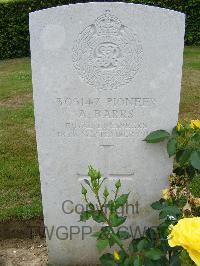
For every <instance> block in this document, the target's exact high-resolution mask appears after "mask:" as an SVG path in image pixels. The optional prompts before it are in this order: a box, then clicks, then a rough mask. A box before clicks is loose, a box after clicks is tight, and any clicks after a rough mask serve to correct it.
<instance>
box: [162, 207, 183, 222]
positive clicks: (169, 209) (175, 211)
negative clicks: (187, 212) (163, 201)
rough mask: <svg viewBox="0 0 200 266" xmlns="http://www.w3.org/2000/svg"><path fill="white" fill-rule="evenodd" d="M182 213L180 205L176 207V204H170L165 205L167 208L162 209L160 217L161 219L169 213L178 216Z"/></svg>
mask: <svg viewBox="0 0 200 266" xmlns="http://www.w3.org/2000/svg"><path fill="white" fill-rule="evenodd" d="M180 213H181V211H180V210H179V208H178V207H176V206H168V207H165V208H163V209H162V211H161V212H160V214H159V218H160V219H164V218H166V217H167V216H168V215H169V216H174V217H176V216H177V215H179V214H180Z"/></svg>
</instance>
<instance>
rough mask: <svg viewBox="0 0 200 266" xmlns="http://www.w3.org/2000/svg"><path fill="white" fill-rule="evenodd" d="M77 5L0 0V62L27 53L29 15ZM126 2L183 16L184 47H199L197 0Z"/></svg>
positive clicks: (59, 1)
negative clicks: (156, 7) (184, 28)
mask: <svg viewBox="0 0 200 266" xmlns="http://www.w3.org/2000/svg"><path fill="white" fill-rule="evenodd" d="M76 2H77V1H70V0H0V17H1V25H0V59H5V58H14V57H23V56H28V55H29V54H30V51H29V30H28V13H29V12H32V11H35V10H40V9H44V8H48V7H53V6H58V5H64V4H65V5H66V4H69V3H70V4H72V3H76ZM78 2H86V1H78ZM129 2H133V3H140V4H147V5H155V6H159V7H164V8H169V9H173V10H177V11H180V12H184V13H186V15H187V16H186V37H185V43H186V44H187V45H199V44H200V31H199V29H200V14H199V10H200V0H165V1H162V0H160V1H158V0H154V1H153V0H132V1H129Z"/></svg>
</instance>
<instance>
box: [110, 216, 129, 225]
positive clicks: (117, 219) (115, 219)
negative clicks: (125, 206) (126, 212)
mask: <svg viewBox="0 0 200 266" xmlns="http://www.w3.org/2000/svg"><path fill="white" fill-rule="evenodd" d="M125 221H126V217H120V216H118V215H117V214H116V213H112V214H111V215H110V223H111V226H113V227H117V226H119V225H121V224H123V223H124V222H125Z"/></svg>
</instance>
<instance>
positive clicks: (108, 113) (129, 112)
mask: <svg viewBox="0 0 200 266" xmlns="http://www.w3.org/2000/svg"><path fill="white" fill-rule="evenodd" d="M56 105H57V107H58V110H60V111H61V112H63V113H64V114H65V113H66V120H65V121H64V125H63V127H62V129H60V130H59V131H58V132H57V135H58V136H59V137H63V138H78V137H83V138H113V137H114V138H134V137H135V136H141V137H143V136H145V135H146V134H147V132H148V125H147V123H146V122H144V121H138V118H137V115H138V113H139V112H141V113H142V114H144V112H148V111H149V110H150V109H152V108H155V107H156V105H157V101H156V99H155V98H141V97H124V98H115V97H105V98H104V97H101V98H100V97H99V98H98V97H96V98H86V97H57V98H56Z"/></svg>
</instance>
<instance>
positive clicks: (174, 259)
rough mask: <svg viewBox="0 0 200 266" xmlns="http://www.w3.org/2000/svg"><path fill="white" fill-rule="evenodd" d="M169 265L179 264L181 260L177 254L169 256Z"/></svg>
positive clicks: (179, 265)
mask: <svg viewBox="0 0 200 266" xmlns="http://www.w3.org/2000/svg"><path fill="white" fill-rule="evenodd" d="M170 266H181V262H180V259H179V256H178V255H173V256H171V258H170Z"/></svg>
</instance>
